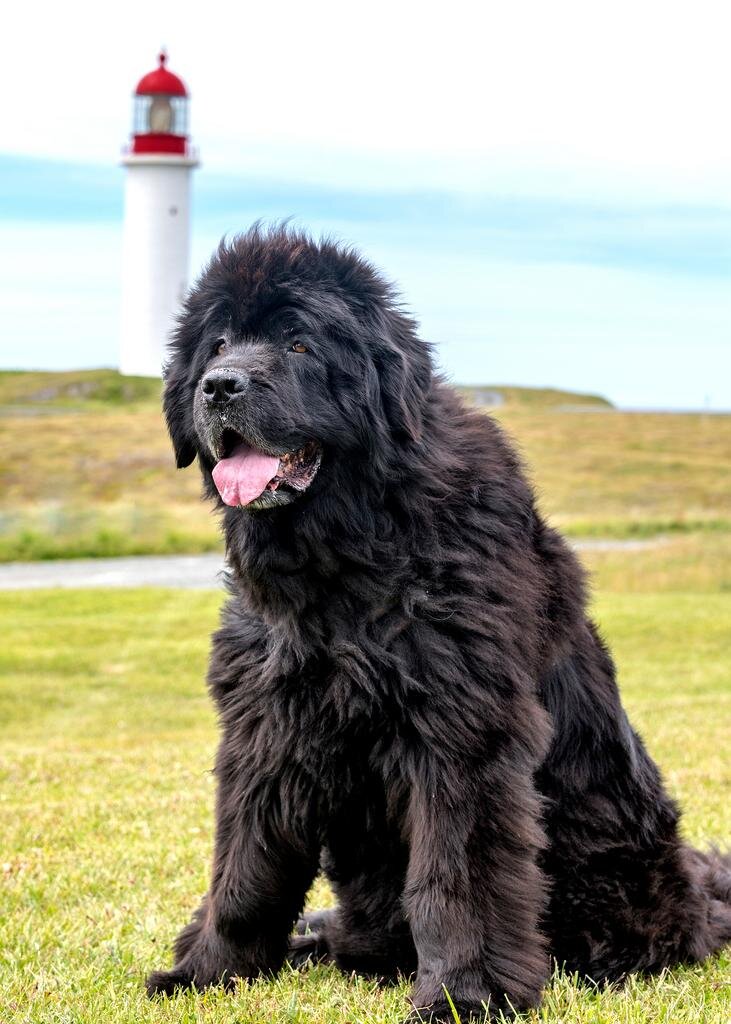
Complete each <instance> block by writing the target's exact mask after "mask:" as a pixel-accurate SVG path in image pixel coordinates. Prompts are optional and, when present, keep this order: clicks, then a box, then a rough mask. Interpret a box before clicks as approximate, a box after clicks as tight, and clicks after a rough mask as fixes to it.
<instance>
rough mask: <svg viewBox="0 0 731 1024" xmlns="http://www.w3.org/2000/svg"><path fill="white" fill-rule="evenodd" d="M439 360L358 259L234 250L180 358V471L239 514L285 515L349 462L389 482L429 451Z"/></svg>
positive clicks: (175, 419) (201, 294) (202, 301)
mask: <svg viewBox="0 0 731 1024" xmlns="http://www.w3.org/2000/svg"><path fill="white" fill-rule="evenodd" d="M430 383H431V364H430V359H429V352H428V348H427V346H426V345H425V344H424V342H422V341H420V340H419V339H418V337H417V336H416V333H415V330H414V325H413V323H412V321H410V320H409V319H408V318H407V317H406V316H404V314H403V313H402V312H400V310H399V309H398V307H397V306H396V304H395V301H394V297H393V293H392V290H391V288H390V286H389V285H388V284H387V283H386V282H385V281H384V280H383V279H382V278H381V277H380V276H379V274H378V273H377V272H376V271H375V270H374V269H373V268H372V267H371V266H370V265H369V264H368V263H366V262H365V261H364V260H362V259H361V258H360V257H358V256H357V255H356V254H355V253H353V252H352V251H351V250H348V249H344V248H342V247H339V246H337V245H335V244H332V243H330V242H321V243H316V242H313V241H312V240H311V239H309V238H308V237H307V236H305V235H302V234H298V233H295V232H293V231H290V230H287V229H286V228H277V229H274V230H272V231H268V232H265V231H262V230H261V229H260V228H258V227H255V228H253V229H252V230H251V231H249V232H248V233H247V234H245V235H242V236H239V237H237V238H235V239H234V240H233V241H232V242H230V243H225V242H223V243H221V245H220V246H219V248H218V251H217V252H216V253H215V255H214V256H213V258H212V260H211V262H210V263H209V264H208V266H207V267H206V269H205V270H204V271H203V273H202V275H201V277H200V278H199V280H198V281H197V282H196V284H195V286H194V287H193V289H192V290H191V292H190V294H189V296H188V298H187V300H186V302H185V305H184V307H183V312H182V314H181V316H180V319H179V323H178V327H177V329H176V331H175V333H174V336H173V340H172V344H171V358H170V361H169V363H168V365H167V367H166V372H165V394H164V408H165V415H166V418H167V423H168V429H169V431H170V436H171V438H172V441H173V445H174V448H175V454H176V459H177V464H178V466H179V467H183V466H188V465H190V463H191V462H192V461H193V460H194V459H195V457H196V455H197V456H198V459H199V462H200V464H201V468H202V469H203V472H204V476H206V478H207V479H208V480H209V482H210V481H211V480H213V482H214V483H215V485H216V488H217V490H218V492H219V494H220V495H221V498H222V499H223V501H224V502H225V503H226V504H227V505H241V506H245V507H247V508H248V509H252V510H262V509H271V508H276V507H278V506H281V505H286V504H289V503H291V502H292V501H295V500H296V499H297V498H298V497H300V496H302V495H304V494H311V493H317V492H318V491H321V490H322V489H324V488H326V487H327V483H328V476H329V475H330V474H331V473H332V472H333V470H334V469H335V467H337V466H338V465H341V466H342V465H343V463H344V462H346V461H347V460H359V459H361V458H364V457H365V458H369V459H371V460H373V461H374V462H377V463H378V471H379V472H387V466H388V464H389V463H390V462H391V460H392V459H396V458H397V457H398V453H399V452H403V449H404V447H408V446H409V445H410V444H413V443H414V442H416V441H418V439H419V438H420V434H421V429H422V414H423V410H424V404H425V401H426V397H427V394H428V392H429V388H430Z"/></svg>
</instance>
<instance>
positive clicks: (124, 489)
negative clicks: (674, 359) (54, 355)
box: [0, 370, 731, 561]
mask: <svg viewBox="0 0 731 1024" xmlns="http://www.w3.org/2000/svg"><path fill="white" fill-rule="evenodd" d="M463 390H464V391H465V394H466V396H467V397H468V398H471V399H475V398H479V396H480V394H483V395H484V392H486V391H490V392H496V391H497V392H499V393H500V394H501V396H502V399H503V404H502V405H500V406H499V407H497V408H496V409H494V410H493V412H494V415H496V416H497V417H498V418H499V419H500V421H501V422H502V423H503V424H504V426H505V427H506V428H507V429H508V430H509V431H510V433H511V434H512V435H513V436H514V437H515V438H516V440H517V441H518V444H519V445H520V447H521V449H522V451H523V453H524V456H525V459H526V462H527V464H528V466H529V467H530V472H531V474H532V475H533V477H534V479H535V483H536V487H537V490H538V493H539V495H540V498H541V503H542V506H543V508H544V510H545V511H546V513H547V514H548V515H549V516H550V517H551V519H552V520H553V521H554V522H555V523H557V524H558V525H560V526H561V527H562V528H563V529H564V530H566V531H567V532H568V533H570V534H571V535H573V536H576V537H615V538H643V537H655V536H657V535H663V536H671V537H677V538H683V537H692V538H697V537H702V536H703V535H707V534H708V535H712V536H713V537H714V538H720V537H721V536H722V535H724V534H731V512H730V511H729V510H730V509H731V415H729V416H708V415H703V414H696V415H670V414H652V413H624V412H619V411H617V410H616V409H613V408H612V407H611V406H610V405H609V404H608V403H607V402H606V401H605V400H604V399H602V398H600V397H598V396H595V395H576V394H572V393H571V392H563V391H555V390H549V389H530V388H514V387H485V388H471V389H470V388H465V389H463ZM159 392H160V383H159V381H156V380H151V379H146V378H135V377H132V378H126V377H120V375H119V374H118V373H116V372H115V371H112V370H88V371H74V372H71V373H58V374H53V373H20V372H18V373H0V477H1V478H2V481H3V491H2V496H1V497H0V561H12V560H24V559H28V560H32V559H37V558H61V557H83V556H88V557H93V556H96V555H107V556H111V555H126V554H153V553H176V552H195V551H212V550H218V549H219V548H220V539H219V536H218V531H217V523H216V519H215V516H212V515H206V514H205V513H203V512H202V511H201V507H200V504H199V490H200V481H199V476H198V473H197V470H196V469H195V468H191V469H189V470H187V471H185V472H178V471H176V470H175V468H174V464H173V458H172V453H171V449H170V443H169V441H168V438H167V435H166V432H165V428H164V425H163V422H162V416H161V413H160V402H159Z"/></svg>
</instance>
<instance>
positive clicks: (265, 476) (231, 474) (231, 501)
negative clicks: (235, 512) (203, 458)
mask: <svg viewBox="0 0 731 1024" xmlns="http://www.w3.org/2000/svg"><path fill="white" fill-rule="evenodd" d="M278 470H279V459H277V458H275V457H274V456H273V455H265V454H264V452H258V451H257V450H256V448H249V446H248V445H247V444H240V445H239V446H238V448H234V450H233V454H231V455H229V457H228V458H227V459H221V461H220V462H218V463H216V465H215V466H214V467H213V482H214V483H215V485H216V487H217V488H218V493H219V494H220V495H221V497H222V498H223V500H224V501H225V502H226V504H227V505H248V504H249V502H250V501H253V500H254V498H258V497H259V495H260V494H262V493H263V492H264V490H265V489H266V485H267V484H268V483H269V481H270V480H271V479H273V477H275V476H276V475H277V471H278Z"/></svg>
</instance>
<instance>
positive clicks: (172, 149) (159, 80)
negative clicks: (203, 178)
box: [119, 53, 198, 377]
mask: <svg viewBox="0 0 731 1024" xmlns="http://www.w3.org/2000/svg"><path fill="white" fill-rule="evenodd" d="M166 64H167V57H166V54H165V53H161V54H160V56H159V58H158V66H157V67H156V68H155V70H154V71H151V72H150V73H149V74H147V75H145V76H144V77H143V78H141V79H140V81H139V82H138V84H137V88H136V89H135V92H134V98H133V104H134V106H133V122H132V138H131V142H130V145H129V147H128V148H127V149H126V151H125V153H124V156H123V158H122V163H123V165H124V167H125V168H126V180H125V200H124V243H123V267H122V344H121V352H120V361H119V368H120V371H121V372H122V373H124V374H135V375H140V376H146V377H159V376H160V373H161V370H162V365H163V362H164V358H165V346H166V343H167V339H168V335H169V332H170V328H171V327H172V325H173V321H174V317H175V313H176V312H177V310H178V308H179V306H180V302H181V300H182V298H183V296H184V294H185V289H186V287H187V282H188V261H189V256H190V253H189V250H190V178H191V171H192V170H193V168H194V167H196V166H197V165H198V157H197V154H196V152H195V151H194V150H193V148H192V146H191V144H190V139H189V137H188V102H189V98H188V91H187V89H186V87H185V85H184V83H183V81H182V80H181V79H180V78H178V76H177V75H174V74H173V73H172V72H171V71H169V70H168V68H167V67H166Z"/></svg>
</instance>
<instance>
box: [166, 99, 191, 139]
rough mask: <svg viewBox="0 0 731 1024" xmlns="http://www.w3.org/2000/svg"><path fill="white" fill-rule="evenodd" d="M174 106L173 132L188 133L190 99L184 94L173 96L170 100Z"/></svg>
mask: <svg viewBox="0 0 731 1024" xmlns="http://www.w3.org/2000/svg"><path fill="white" fill-rule="evenodd" d="M170 103H171V105H172V108H173V133H174V134H175V135H187V134H188V101H187V99H185V98H184V97H183V96H173V97H172V99H171V100H170Z"/></svg>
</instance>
